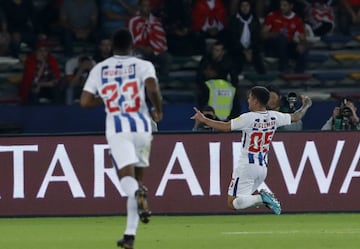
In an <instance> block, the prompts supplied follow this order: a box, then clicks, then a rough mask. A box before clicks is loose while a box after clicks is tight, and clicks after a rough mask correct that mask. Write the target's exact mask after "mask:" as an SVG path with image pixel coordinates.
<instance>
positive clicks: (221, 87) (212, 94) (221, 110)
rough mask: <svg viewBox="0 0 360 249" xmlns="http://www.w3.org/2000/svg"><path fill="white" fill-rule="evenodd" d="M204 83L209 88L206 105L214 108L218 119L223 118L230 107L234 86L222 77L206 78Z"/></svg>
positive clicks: (227, 113) (229, 110) (226, 115)
mask: <svg viewBox="0 0 360 249" xmlns="http://www.w3.org/2000/svg"><path fill="white" fill-rule="evenodd" d="M205 84H206V86H207V87H208V88H209V99H208V105H210V106H212V107H213V108H214V109H215V114H216V116H218V118H219V119H221V120H225V119H226V118H227V117H228V116H229V115H230V112H231V109H232V104H233V99H234V96H235V87H233V86H232V85H231V83H229V82H227V81H226V80H223V79H214V80H208V81H206V82H205Z"/></svg>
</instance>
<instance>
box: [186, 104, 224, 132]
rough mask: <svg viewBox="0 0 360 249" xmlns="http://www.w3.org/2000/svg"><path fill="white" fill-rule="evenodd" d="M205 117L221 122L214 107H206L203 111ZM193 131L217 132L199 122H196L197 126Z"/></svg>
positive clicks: (195, 125)
mask: <svg viewBox="0 0 360 249" xmlns="http://www.w3.org/2000/svg"><path fill="white" fill-rule="evenodd" d="M201 112H202V113H203V114H204V115H205V117H207V118H210V119H212V120H217V121H219V120H220V119H219V118H218V117H217V116H216V114H215V110H214V108H213V107H212V106H209V105H208V106H205V107H204V108H203V110H202V111H201ZM192 130H193V131H216V130H214V129H213V128H211V127H209V126H207V125H205V124H203V123H200V122H199V121H198V120H195V124H194V128H193V129H192Z"/></svg>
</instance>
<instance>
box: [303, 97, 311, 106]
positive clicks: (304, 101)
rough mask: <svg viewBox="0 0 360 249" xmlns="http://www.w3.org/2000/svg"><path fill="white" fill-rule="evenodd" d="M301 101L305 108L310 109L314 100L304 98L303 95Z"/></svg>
mask: <svg viewBox="0 0 360 249" xmlns="http://www.w3.org/2000/svg"><path fill="white" fill-rule="evenodd" d="M301 101H302V104H303V106H304V107H305V106H306V107H310V106H311V105H312V100H311V98H310V97H309V96H304V95H302V96H301Z"/></svg>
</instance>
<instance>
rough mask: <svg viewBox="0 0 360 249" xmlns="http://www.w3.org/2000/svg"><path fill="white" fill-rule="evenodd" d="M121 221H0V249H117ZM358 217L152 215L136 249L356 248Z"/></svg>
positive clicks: (82, 218) (95, 219)
mask: <svg viewBox="0 0 360 249" xmlns="http://www.w3.org/2000/svg"><path fill="white" fill-rule="evenodd" d="M124 226H125V217H124V216H120V217H116V216H111V217H71V218H70V217H69V218H62V217H61V218H0V248H1V249H24V248H26V249H82V248H84V249H85V248H86V249H95V248H96V249H106V248H116V240H117V239H118V238H120V237H121V236H122V232H123V229H124ZM359 235H360V214H358V213H355V214H285V215H280V216H276V215H271V214H266V215H223V216H221V215H213V216H154V217H152V220H151V222H150V223H149V224H147V225H144V224H140V225H139V229H138V234H137V238H136V243H135V248H136V249H159V248H166V249H184V248H186V249H210V248H211V249H212V248H225V249H231V248H246V249H253V248H254V249H255V248H256V249H261V248H266V249H275V248H276V249H278V248H286V249H288V248H291V249H298V248H311V249H322V248H324V249H325V248H326V249H328V248H339V249H352V248H354V249H355V248H356V249H358V248H359Z"/></svg>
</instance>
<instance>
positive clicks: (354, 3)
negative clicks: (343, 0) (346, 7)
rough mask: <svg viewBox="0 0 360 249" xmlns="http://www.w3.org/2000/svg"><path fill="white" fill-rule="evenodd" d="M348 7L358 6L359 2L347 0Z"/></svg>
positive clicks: (359, 0) (357, 0)
mask: <svg viewBox="0 0 360 249" xmlns="http://www.w3.org/2000/svg"><path fill="white" fill-rule="evenodd" d="M348 2H349V4H350V6H360V0H348Z"/></svg>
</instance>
